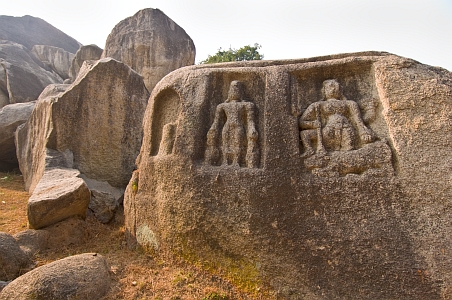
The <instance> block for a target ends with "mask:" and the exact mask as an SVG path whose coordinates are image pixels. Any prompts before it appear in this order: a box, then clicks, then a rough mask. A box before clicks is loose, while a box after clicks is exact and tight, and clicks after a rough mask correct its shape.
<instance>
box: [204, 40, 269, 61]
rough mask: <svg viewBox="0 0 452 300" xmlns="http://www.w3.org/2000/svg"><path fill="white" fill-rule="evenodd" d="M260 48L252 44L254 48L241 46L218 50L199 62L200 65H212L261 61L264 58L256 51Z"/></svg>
mask: <svg viewBox="0 0 452 300" xmlns="http://www.w3.org/2000/svg"><path fill="white" fill-rule="evenodd" d="M261 47H262V46H261V45H259V44H257V43H256V44H254V46H250V45H247V46H243V47H242V48H240V49H238V50H237V49H231V48H229V50H223V49H221V48H220V49H218V52H217V53H215V54H214V55H208V56H207V59H205V60H203V61H201V64H213V63H220V62H228V61H243V60H261V59H263V58H264V55H263V54H260V53H259V51H257V50H258V49H260V48H261Z"/></svg>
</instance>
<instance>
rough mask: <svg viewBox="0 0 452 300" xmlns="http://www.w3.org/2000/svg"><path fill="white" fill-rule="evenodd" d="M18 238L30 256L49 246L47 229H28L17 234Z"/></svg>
mask: <svg viewBox="0 0 452 300" xmlns="http://www.w3.org/2000/svg"><path fill="white" fill-rule="evenodd" d="M13 237H14V239H16V241H17V243H18V244H19V246H20V248H21V249H22V251H24V253H25V254H27V255H28V256H29V257H32V256H33V255H34V254H36V253H38V252H40V251H42V250H44V249H46V248H47V242H48V240H49V232H48V231H45V230H33V229H27V230H24V231H21V232H19V233H17V234H15V235H14V236H13Z"/></svg>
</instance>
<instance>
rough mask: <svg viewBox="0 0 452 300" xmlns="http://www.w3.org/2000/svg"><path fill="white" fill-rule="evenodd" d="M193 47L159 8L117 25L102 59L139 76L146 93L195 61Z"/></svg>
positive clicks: (183, 33) (181, 31)
mask: <svg viewBox="0 0 452 300" xmlns="http://www.w3.org/2000/svg"><path fill="white" fill-rule="evenodd" d="M195 52H196V51H195V45H194V44H193V41H192V40H191V38H190V37H189V36H188V35H187V33H186V32H185V31H184V29H182V28H181V27H180V26H179V25H177V24H176V23H175V22H174V21H173V20H171V19H170V18H168V17H167V16H166V15H165V14H164V13H163V12H162V11H160V10H158V9H152V8H147V9H143V10H140V11H139V12H137V13H136V14H135V15H134V16H132V17H129V18H127V19H124V20H122V21H121V22H119V23H118V24H117V25H116V26H115V27H114V28H113V30H112V31H111V33H110V35H109V36H108V38H107V41H106V43H105V49H104V52H103V54H102V57H113V58H115V59H117V60H120V61H122V62H124V63H125V64H127V65H129V66H130V67H131V68H132V69H134V70H135V71H137V72H138V73H140V74H141V75H142V76H143V78H144V82H145V84H146V87H147V89H148V90H149V91H152V89H153V88H154V86H155V85H156V84H157V82H159V81H160V79H162V78H163V77H164V76H165V75H166V74H168V73H170V72H171V71H173V70H176V69H178V68H181V67H184V66H188V65H192V64H194V62H195Z"/></svg>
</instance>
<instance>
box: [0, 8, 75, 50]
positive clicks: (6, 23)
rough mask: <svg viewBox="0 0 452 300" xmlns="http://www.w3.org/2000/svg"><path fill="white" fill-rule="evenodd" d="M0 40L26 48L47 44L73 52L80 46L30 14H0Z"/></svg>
mask: <svg viewBox="0 0 452 300" xmlns="http://www.w3.org/2000/svg"><path fill="white" fill-rule="evenodd" d="M0 40H8V41H12V42H15V43H18V44H21V45H24V46H25V47H27V48H28V50H31V49H32V48H33V46H34V45H48V46H53V47H58V48H62V49H64V50H66V51H68V52H70V53H75V52H77V50H78V48H80V46H81V45H80V43H79V42H77V41H76V40H75V39H73V38H71V37H70V36H68V35H67V34H65V33H64V32H62V31H61V30H59V29H57V28H55V27H53V26H52V25H50V24H49V23H47V22H46V21H44V20H42V19H39V18H35V17H32V16H23V17H11V16H0Z"/></svg>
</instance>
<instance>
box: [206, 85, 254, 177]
mask: <svg viewBox="0 0 452 300" xmlns="http://www.w3.org/2000/svg"><path fill="white" fill-rule="evenodd" d="M254 110H255V105H254V104H253V103H251V102H248V101H246V100H244V99H243V85H242V83H241V82H240V81H232V82H231V85H230V87H229V93H228V98H227V99H226V101H225V102H224V103H221V104H219V105H218V106H217V108H216V111H215V119H214V121H213V124H212V126H211V127H210V129H209V131H208V132H207V149H206V155H205V158H206V162H207V163H209V164H211V165H218V164H221V165H233V166H237V167H238V166H244V165H246V166H247V167H248V168H256V167H258V163H259V149H258V144H257V140H258V136H259V135H258V132H257V130H256V126H255V122H254V120H255V115H254V114H255V113H254Z"/></svg>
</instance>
